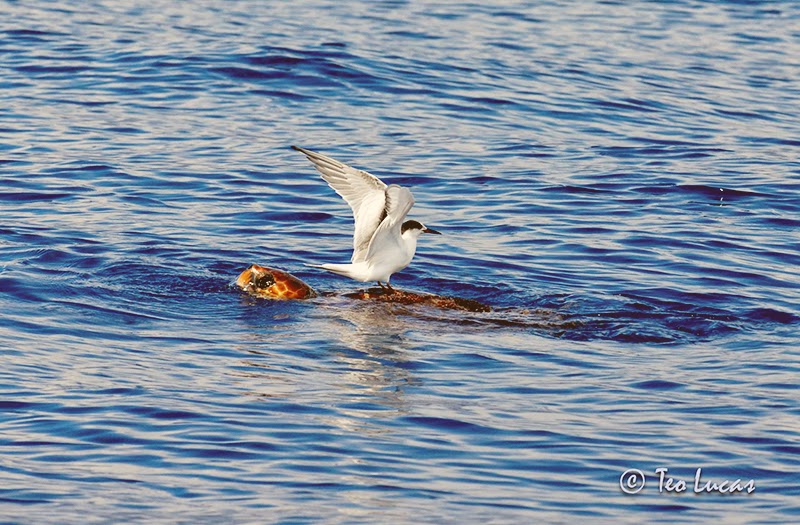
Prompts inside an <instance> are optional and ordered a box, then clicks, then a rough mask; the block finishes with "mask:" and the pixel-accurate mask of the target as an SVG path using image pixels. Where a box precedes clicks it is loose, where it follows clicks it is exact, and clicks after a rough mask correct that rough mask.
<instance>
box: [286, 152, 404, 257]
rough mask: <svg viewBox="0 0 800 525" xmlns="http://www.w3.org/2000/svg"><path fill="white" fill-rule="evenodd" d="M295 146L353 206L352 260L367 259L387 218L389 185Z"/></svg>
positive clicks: (351, 206)
mask: <svg viewBox="0 0 800 525" xmlns="http://www.w3.org/2000/svg"><path fill="white" fill-rule="evenodd" d="M292 148H293V149H295V150H297V151H299V152H300V153H303V154H304V155H305V156H306V157H308V160H310V161H311V162H313V163H314V166H315V167H316V168H317V171H319V172H320V174H321V175H322V178H323V179H325V182H327V183H328V185H329V186H330V187H331V188H333V190H334V191H335V192H336V193H338V194H339V195H340V196H341V197H342V198H343V199H344V200H345V201H346V202H347V204H349V205H350V208H352V209H353V218H354V220H355V233H354V234H353V258H352V262H354V263H355V262H360V261H363V260H364V258H365V257H366V255H367V250H368V248H369V242H370V239H372V237H373V235H374V234H375V230H376V229H377V228H378V226H379V225H380V224H381V221H382V220H383V219H384V217H385V212H386V208H387V207H388V205H387V196H386V195H387V194H386V190H387V186H386V184H384V183H383V182H382V181H381V180H380V179H379V178H378V177H376V176H375V175H372V174H370V173H367V172H366V171H363V170H357V169H355V168H353V167H350V166H348V165H347V164H344V163H342V162H339V161H338V160H335V159H332V158H330V157H327V156H325V155H322V154H320V153H316V152H314V151H310V150H307V149H304V148H298V147H297V146H292ZM412 204H413V199H412ZM409 208H410V206H409ZM406 213H408V211H407V210H406Z"/></svg>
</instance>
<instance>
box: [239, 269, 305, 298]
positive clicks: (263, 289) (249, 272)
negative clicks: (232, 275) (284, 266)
mask: <svg viewBox="0 0 800 525" xmlns="http://www.w3.org/2000/svg"><path fill="white" fill-rule="evenodd" d="M236 285H237V286H238V287H239V288H241V289H242V290H244V291H245V292H247V293H249V294H252V295H257V296H259V297H265V298H268V299H308V298H311V297H315V296H316V295H317V294H316V293H315V292H314V290H313V289H312V288H311V287H310V286H309V285H307V284H306V283H304V282H303V281H301V280H300V279H298V278H297V277H295V276H294V275H292V274H290V273H287V272H284V271H281V270H276V269H275V268H265V267H263V266H259V265H257V264H251V265H250V267H249V268H247V269H246V270H245V271H243V272H242V273H241V274H240V275H239V278H238V279H236Z"/></svg>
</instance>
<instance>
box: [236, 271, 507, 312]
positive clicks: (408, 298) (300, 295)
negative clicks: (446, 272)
mask: <svg viewBox="0 0 800 525" xmlns="http://www.w3.org/2000/svg"><path fill="white" fill-rule="evenodd" d="M236 285H237V286H238V287H239V288H241V289H242V290H244V291H245V292H247V293H248V294H251V295H254V296H256V297H261V298H265V299H311V298H312V297H317V295H318V294H317V292H315V291H314V289H313V288H311V287H310V286H309V285H307V284H306V283H304V282H303V281H301V280H300V279H298V278H297V277H295V276H294V275H292V274H290V273H287V272H284V271H282V270H276V269H275V268H268V267H264V266H259V265H257V264H251V265H250V266H249V267H248V268H247V269H246V270H245V271H243V272H242V273H241V274H240V275H239V278H238V279H236ZM322 295H333V294H322ZM343 295H344V296H345V297H349V298H351V299H362V300H374V301H382V302H388V303H400V304H427V305H430V306H435V307H437V308H444V309H447V310H466V311H469V312H490V311H491V310H492V309H491V307H489V306H487V305H485V304H482V303H480V302H478V301H474V300H472V299H462V298H460V297H446V296H441V295H431V294H420V293H415V292H406V291H402V290H398V289H396V288H392V289H388V288H378V287H373V288H368V289H366V290H359V291H357V292H351V293H345V294H343Z"/></svg>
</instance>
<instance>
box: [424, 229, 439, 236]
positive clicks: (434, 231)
mask: <svg viewBox="0 0 800 525" xmlns="http://www.w3.org/2000/svg"><path fill="white" fill-rule="evenodd" d="M422 233H435V234H436V235H441V234H442V232H437V231H436V230H431V229H430V228H425V229H424V230H422Z"/></svg>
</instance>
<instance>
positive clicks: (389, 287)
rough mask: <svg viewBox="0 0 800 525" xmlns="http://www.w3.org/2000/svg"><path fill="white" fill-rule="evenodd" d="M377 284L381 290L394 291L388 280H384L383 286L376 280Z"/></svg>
mask: <svg viewBox="0 0 800 525" xmlns="http://www.w3.org/2000/svg"><path fill="white" fill-rule="evenodd" d="M378 286H380V287H381V290H383V291H388V292H389V293H394V288H392V285H391V284H389V282H388V281H387V282H386V286H384V285H383V283H382V282H380V281H378Z"/></svg>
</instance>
